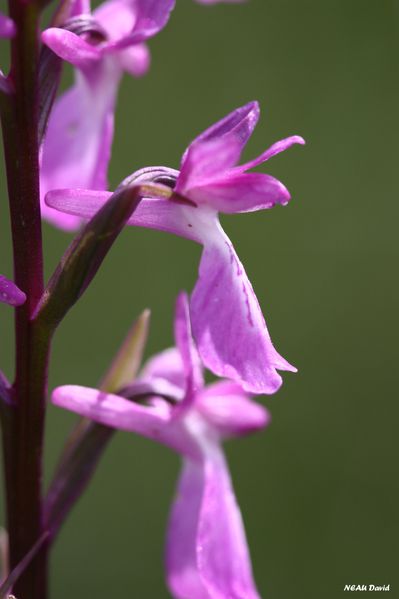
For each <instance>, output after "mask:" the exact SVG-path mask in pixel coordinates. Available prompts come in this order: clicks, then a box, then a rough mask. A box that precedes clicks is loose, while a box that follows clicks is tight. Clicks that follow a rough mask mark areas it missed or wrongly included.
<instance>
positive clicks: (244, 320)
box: [46, 102, 304, 394]
mask: <svg viewBox="0 0 399 599" xmlns="http://www.w3.org/2000/svg"><path fill="white" fill-rule="evenodd" d="M258 118H259V107H258V104H257V103H255V102H252V103H250V104H247V105H246V106H243V107H241V108H238V109H237V110H235V111H234V112H232V113H231V114H229V115H228V116H227V117H225V118H224V119H222V120H221V121H219V122H218V123H216V124H215V125H213V127H211V128H210V129H207V130H206V131H205V132H204V133H202V135H200V136H199V137H197V138H196V139H195V140H194V141H193V142H192V143H191V144H190V146H189V147H188V149H187V150H186V152H185V154H184V156H183V159H182V164H181V170H180V173H179V172H178V171H174V170H172V169H157V172H160V173H161V174H162V175H163V176H162V178H161V179H160V180H164V179H165V177H166V179H165V180H171V181H173V183H172V184H174V186H175V187H174V190H175V192H176V194H179V195H180V196H184V197H185V198H187V199H189V200H190V201H191V202H192V205H188V204H187V203H179V202H174V201H170V200H165V199H159V200H157V199H155V200H154V199H144V200H142V202H141V203H140V205H139V207H138V208H137V209H136V211H135V213H134V215H133V216H132V218H131V220H130V221H129V224H131V225H135V226H141V227H149V228H153V229H159V230H161V231H167V232H170V233H175V234H177V235H180V236H183V237H186V238H188V239H191V240H194V241H196V242H198V243H200V244H202V245H203V247H204V251H203V254H202V258H201V264H200V268H199V278H198V281H197V283H196V285H195V288H194V291H193V293H192V296H191V302H190V312H191V321H192V326H193V333H194V338H195V340H196V343H197V345H198V348H199V352H200V355H201V359H202V361H203V363H204V364H205V366H206V367H207V368H209V370H211V371H212V372H214V373H215V374H217V375H218V376H221V377H226V378H229V379H233V380H235V381H237V382H238V383H239V384H240V385H242V387H243V388H244V389H245V390H246V391H249V392H252V393H267V394H269V393H274V392H275V391H277V389H278V388H279V387H280V385H281V383H282V379H281V376H280V375H279V374H278V372H277V370H291V371H293V372H295V371H296V369H295V368H294V367H293V366H291V365H290V364H289V363H288V362H287V361H286V360H285V359H284V358H282V357H281V356H280V355H279V354H278V352H277V351H276V350H275V348H274V346H273V344H272V342H271V339H270V336H269V333H268V330H267V327H266V324H265V320H264V318H263V315H262V312H261V309H260V307H259V303H258V300H257V298H256V296H255V293H254V291H253V288H252V285H251V283H250V281H249V280H248V277H247V275H246V273H245V270H244V267H243V266H242V264H241V262H240V260H239V258H238V256H237V254H236V252H235V250H234V248H233V245H232V243H231V241H230V239H229V238H228V237H227V235H226V233H225V232H224V231H223V229H222V227H221V225H220V222H219V218H218V212H225V213H234V212H250V211H254V210H262V209H266V208H271V207H273V206H274V205H275V204H283V205H284V204H287V202H288V201H289V199H290V194H289V192H288V190H287V189H286V188H285V187H284V185H283V184H282V183H280V181H277V180H276V179H274V178H273V177H271V176H270V175H265V174H262V173H248V172H246V171H247V170H249V169H250V168H252V167H255V166H258V165H259V164H261V163H262V162H265V161H266V160H268V159H269V158H271V157H272V156H274V155H275V154H278V153H279V152H282V151H283V150H285V149H287V148H289V147H290V146H291V145H292V144H296V143H299V144H303V143H304V141H303V139H302V138H301V137H297V136H294V137H289V138H287V139H284V140H282V141H279V142H277V143H275V144H273V145H272V146H271V147H270V148H269V149H268V150H266V151H265V152H264V153H263V154H261V155H260V156H259V157H258V158H255V160H252V161H251V162H248V163H246V164H243V165H241V166H235V165H236V164H237V162H238V160H239V157H240V154H241V151H242V149H243V147H244V146H245V144H246V143H247V141H248V139H249V137H250V135H251V133H252V131H253V129H254V127H255V125H256V123H257V121H258ZM155 170H156V169H155ZM153 171H154V169H143V171H141V172H139V173H136V174H135V175H133V176H132V177H131V178H129V179H128V180H127V181H131V182H135V183H138V182H140V181H145V180H148V179H149V178H151V177H153V176H154V174H153ZM109 197H110V194H109V193H107V192H103V193H99V192H96V191H87V190H86V191H83V190H71V189H69V190H68V189H67V190H59V191H53V192H52V193H50V194H48V195H47V198H46V202H47V203H48V204H49V205H50V206H51V207H52V208H56V209H57V210H60V211H63V212H65V213H67V214H68V215H69V214H72V215H74V216H80V217H83V218H90V217H91V216H92V215H93V214H95V213H96V211H97V210H98V209H99V208H100V206H102V205H103V204H104V202H106V201H107V199H108V198H109Z"/></svg>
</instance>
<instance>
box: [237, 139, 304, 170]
mask: <svg viewBox="0 0 399 599" xmlns="http://www.w3.org/2000/svg"><path fill="white" fill-rule="evenodd" d="M305 143H306V142H305V140H304V139H303V137H300V136H299V135H293V136H292V137H286V138H285V139H281V140H280V141H276V143H274V144H273V145H272V146H270V148H268V149H267V150H266V151H265V152H263V153H262V154H260V156H258V157H257V158H254V160H250V161H249V162H246V163H245V164H240V166H237V167H236V169H235V170H237V171H240V172H242V171H248V170H249V169H251V168H255V166H259V165H260V164H263V162H266V161H267V160H269V159H270V158H272V157H273V156H275V155H276V154H280V152H284V151H285V150H288V148H290V147H291V146H293V145H295V144H300V145H301V146H303V145H305Z"/></svg>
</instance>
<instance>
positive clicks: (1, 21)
mask: <svg viewBox="0 0 399 599" xmlns="http://www.w3.org/2000/svg"><path fill="white" fill-rule="evenodd" d="M15 31H16V30H15V23H14V21H13V20H12V19H10V17H7V16H6V15H4V14H3V13H0V38H10V37H14V35H15Z"/></svg>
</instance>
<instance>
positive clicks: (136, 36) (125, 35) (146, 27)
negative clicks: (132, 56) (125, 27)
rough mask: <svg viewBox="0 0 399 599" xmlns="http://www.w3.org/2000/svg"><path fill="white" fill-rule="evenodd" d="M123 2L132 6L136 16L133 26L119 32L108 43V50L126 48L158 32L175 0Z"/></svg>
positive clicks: (163, 25) (167, 17)
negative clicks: (126, 30)
mask: <svg viewBox="0 0 399 599" xmlns="http://www.w3.org/2000/svg"><path fill="white" fill-rule="evenodd" d="M111 3H116V0H111V2H110V3H109V4H111ZM118 4H119V3H118ZM125 4H127V6H129V7H130V6H131V7H132V12H133V14H134V16H135V18H136V20H135V23H134V26H133V28H132V29H131V31H130V32H121V33H120V35H119V37H118V39H116V40H114V41H112V42H111V43H110V44H108V48H107V49H108V50H115V49H118V48H119V49H120V48H126V47H128V46H130V45H133V44H138V43H140V42H144V41H145V40H148V39H149V38H151V37H153V36H154V35H156V34H157V33H159V31H161V29H163V28H164V27H165V25H166V24H167V22H168V20H169V17H170V13H171V12H172V10H173V9H174V7H175V0H137V1H136V2H134V3H133V2H132V1H131V0H130V2H129V1H128V2H126V3H125Z"/></svg>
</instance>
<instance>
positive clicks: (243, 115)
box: [192, 102, 260, 148]
mask: <svg viewBox="0 0 399 599" xmlns="http://www.w3.org/2000/svg"><path fill="white" fill-rule="evenodd" d="M259 113H260V111H259V104H258V102H249V103H248V104H245V105H244V106H240V108H236V109H235V110H233V111H232V112H230V113H229V114H228V115H227V116H225V117H224V118H222V119H221V120H220V121H218V122H217V123H215V124H214V125H212V126H211V127H209V128H208V129H205V131H204V132H203V133H201V134H200V135H198V136H197V137H196V138H195V139H194V141H193V142H192V143H193V144H195V143H197V142H199V141H201V142H203V141H210V140H212V139H219V138H220V137H230V138H231V139H236V140H238V141H239V142H240V143H241V148H244V146H245V145H246V143H247V141H248V139H249V138H250V137H251V135H252V132H253V130H254V129H255V127H256V124H257V122H258V120H259Z"/></svg>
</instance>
